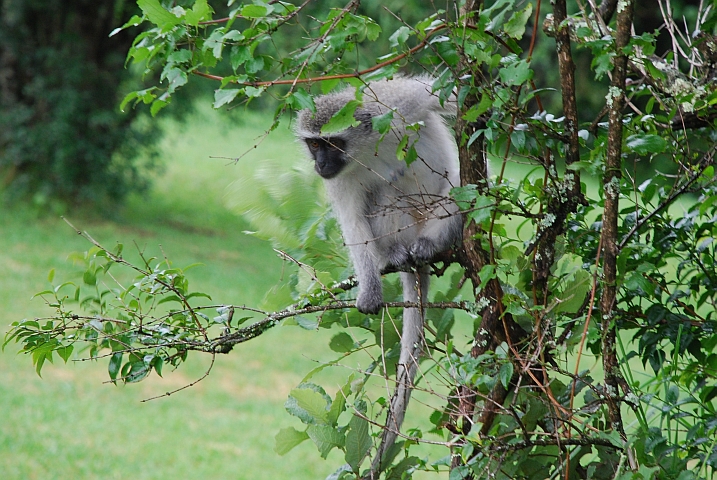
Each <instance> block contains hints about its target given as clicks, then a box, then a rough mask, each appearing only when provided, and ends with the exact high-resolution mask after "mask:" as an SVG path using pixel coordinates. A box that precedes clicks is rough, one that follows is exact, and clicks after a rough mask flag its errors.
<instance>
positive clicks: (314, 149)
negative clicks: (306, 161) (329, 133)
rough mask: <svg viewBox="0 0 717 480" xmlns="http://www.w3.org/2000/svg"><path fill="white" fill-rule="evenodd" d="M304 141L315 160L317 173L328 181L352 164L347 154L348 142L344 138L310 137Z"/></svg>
mask: <svg viewBox="0 0 717 480" xmlns="http://www.w3.org/2000/svg"><path fill="white" fill-rule="evenodd" d="M304 141H305V142H306V146H307V147H308V149H309V153H310V154H311V156H312V158H313V159H314V169H315V170H316V173H318V174H319V175H321V177H323V178H325V179H327V180H328V179H331V178H334V177H335V176H336V175H338V174H339V173H341V171H342V170H343V169H344V167H345V166H346V165H347V164H348V163H349V162H350V159H349V157H348V156H347V154H346V141H345V140H343V139H342V138H339V137H326V138H324V137H309V138H305V139H304Z"/></svg>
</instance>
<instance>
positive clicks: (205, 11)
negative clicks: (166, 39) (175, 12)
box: [184, 0, 211, 27]
mask: <svg viewBox="0 0 717 480" xmlns="http://www.w3.org/2000/svg"><path fill="white" fill-rule="evenodd" d="M210 13H211V9H210V8H209V5H208V4H207V0H196V1H195V2H194V6H193V7H192V9H191V10H189V11H188V12H187V14H186V15H185V16H184V21H185V22H187V25H192V26H194V27H196V26H197V25H199V22H201V21H203V20H206V19H207V18H209V14H210Z"/></svg>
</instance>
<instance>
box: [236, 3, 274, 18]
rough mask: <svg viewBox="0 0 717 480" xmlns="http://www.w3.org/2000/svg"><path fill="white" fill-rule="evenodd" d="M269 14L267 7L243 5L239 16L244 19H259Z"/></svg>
mask: <svg viewBox="0 0 717 480" xmlns="http://www.w3.org/2000/svg"><path fill="white" fill-rule="evenodd" d="M269 13H271V12H270V11H269V8H268V6H264V5H244V6H243V7H242V9H241V16H242V17H244V18H261V17H266V16H267V15H268V14H269Z"/></svg>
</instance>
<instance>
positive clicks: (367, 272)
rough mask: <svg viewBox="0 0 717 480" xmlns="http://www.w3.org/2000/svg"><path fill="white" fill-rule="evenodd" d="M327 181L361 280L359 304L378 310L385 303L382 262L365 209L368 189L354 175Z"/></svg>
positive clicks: (366, 310) (360, 307) (365, 310)
mask: <svg viewBox="0 0 717 480" xmlns="http://www.w3.org/2000/svg"><path fill="white" fill-rule="evenodd" d="M325 184H326V190H327V193H328V194H329V198H330V199H332V205H333V207H334V212H335V213H336V216H337V218H338V220H339V224H340V225H341V232H342V234H343V237H344V242H345V243H346V245H347V246H348V249H349V254H350V256H351V262H352V263H353V266H354V270H355V272H356V279H357V280H358V283H359V292H358V298H357V299H356V308H358V310H359V311H360V312H361V313H378V312H379V311H381V308H382V307H383V290H382V286H381V271H380V270H381V262H380V260H379V257H378V256H377V255H376V252H375V248H376V243H375V241H376V240H375V235H374V233H373V231H372V229H371V225H370V224H369V222H368V219H367V218H366V214H365V212H364V207H363V206H364V205H365V204H366V199H365V198H364V197H365V192H364V189H363V187H362V186H361V185H356V183H355V182H352V181H351V180H350V179H349V181H344V180H343V179H336V180H331V181H327V182H325ZM336 199H341V201H336Z"/></svg>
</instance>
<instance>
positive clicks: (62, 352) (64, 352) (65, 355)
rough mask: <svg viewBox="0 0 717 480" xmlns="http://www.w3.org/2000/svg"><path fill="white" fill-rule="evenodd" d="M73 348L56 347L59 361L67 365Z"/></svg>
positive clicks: (70, 346) (69, 346)
mask: <svg viewBox="0 0 717 480" xmlns="http://www.w3.org/2000/svg"><path fill="white" fill-rule="evenodd" d="M74 349H75V347H74V346H72V345H62V346H60V347H57V350H56V352H57V354H58V355H59V356H60V358H61V359H63V360H64V361H65V363H67V360H69V359H70V355H72V350H74Z"/></svg>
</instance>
